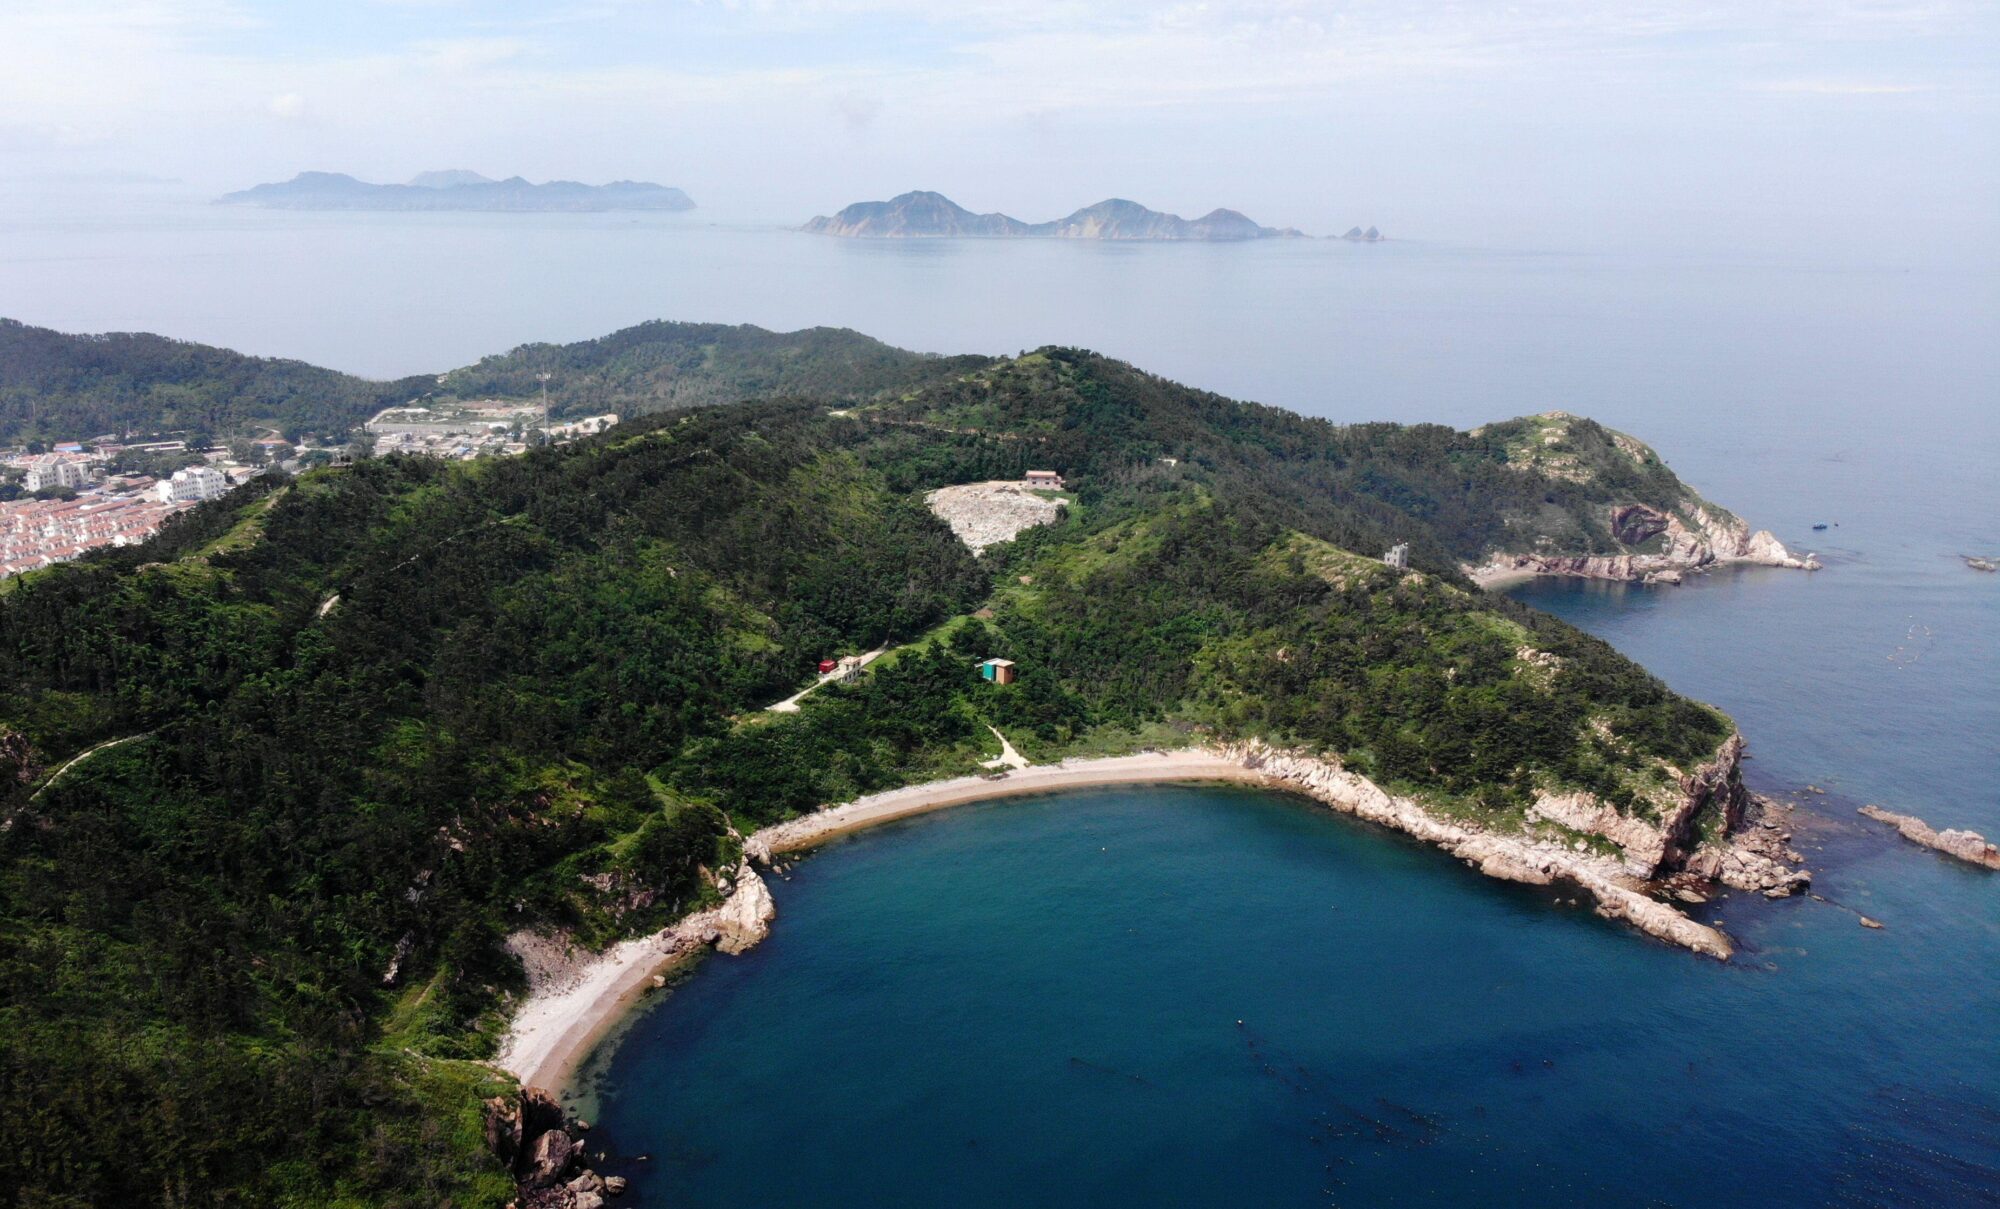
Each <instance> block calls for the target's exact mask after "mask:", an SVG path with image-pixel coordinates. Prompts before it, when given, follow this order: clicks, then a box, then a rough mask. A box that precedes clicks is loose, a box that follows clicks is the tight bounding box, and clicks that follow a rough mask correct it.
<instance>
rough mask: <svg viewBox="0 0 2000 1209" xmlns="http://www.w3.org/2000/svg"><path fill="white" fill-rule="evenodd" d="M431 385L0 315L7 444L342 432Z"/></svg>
mask: <svg viewBox="0 0 2000 1209" xmlns="http://www.w3.org/2000/svg"><path fill="white" fill-rule="evenodd" d="M423 383H424V380H423V379H405V380H403V381H400V382H370V381H368V380H366V379H362V378H356V377H353V376H352V375H349V374H342V373H337V372H335V371H333V370H329V369H321V368H319V367H318V366H314V365H307V364H306V363H305V362H303V361H280V360H274V359H271V358H268V357H246V356H244V355H243V354H241V353H234V352H230V351H229V350H228V349H221V348H213V347H211V346H209V345H205V344H196V343H193V342H192V341H187V340H171V339H168V338H167V337H165V336H152V335H147V334H144V333H135V332H116V333H111V334H108V335H102V336H73V335H69V334H67V333H64V332H54V331H50V330H48V329H47V328H39V327H29V326H27V325H26V324H22V323H17V322H15V321H14V320H11V319H0V443H12V442H17V441H35V440H39V441H58V440H83V439H87V438H89V437H94V436H98V435H101V434H104V433H111V434H114V435H123V434H125V433H128V432H132V433H141V434H148V433H157V432H168V431H182V430H187V431H196V432H201V433H207V434H210V435H212V436H215V437H218V438H226V437H228V436H231V435H233V434H235V433H238V432H241V431H245V430H247V429H248V428H249V427H250V426H251V425H253V424H260V423H269V424H273V425H276V426H277V427H279V428H281V429H284V430H286V431H293V432H298V431H306V432H318V433H322V434H328V435H334V434H339V433H344V432H346V431H347V430H348V429H349V428H352V427H353V426H354V425H356V424H359V423H360V422H361V421H362V420H365V419H367V418H368V417H369V416H370V415H372V414H373V413H374V412H376V411H378V410H380V409H381V408H384V407H387V406H389V405H390V404H391V403H400V402H402V401H403V400H405V399H408V398H410V397H411V396H412V395H413V394H417V393H421V392H422V391H423V390H424V389H425V386H424V385H423Z"/></svg>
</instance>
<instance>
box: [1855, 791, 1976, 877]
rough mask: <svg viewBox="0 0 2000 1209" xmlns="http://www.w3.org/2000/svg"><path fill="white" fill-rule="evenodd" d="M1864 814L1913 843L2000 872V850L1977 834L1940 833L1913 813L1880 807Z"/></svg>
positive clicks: (1969, 832)
mask: <svg viewBox="0 0 2000 1209" xmlns="http://www.w3.org/2000/svg"><path fill="white" fill-rule="evenodd" d="M1859 813H1861V814H1864V815H1867V816H1868V817H1869V818H1871V819H1874V820H1875V821H1876V822H1878V823H1887V824H1889V825H1890V826H1891V827H1894V828H1895V829H1896V830H1897V831H1899V832H1901V833H1902V835H1903V838H1904V839H1906V840H1909V841H1910V842H1911V843H1913V844H1922V845H1923V846H1924V847H1926V848H1932V849H1935V850H1937V851H1939V852H1942V853H1944V854H1945V855H1946V856H1949V857H1955V858H1957V859H1958V860H1961V861H1964V862H1966V863H1967V864H1969V865H1978V866H1979V867H1981V868H1983V869H2000V848H1997V847H1995V846H1994V845H1992V844H1989V843H1987V842H1986V837H1985V836H1983V835H1981V834H1979V833H1978V832H1977V831H1963V830H1955V829H1954V830H1945V831H1938V830H1936V829H1934V828H1933V827H1932V826H1931V825H1930V824H1929V823H1926V822H1924V821H1923V820H1922V819H1920V818H1918V817H1917V816H1915V815H1913V814H1896V813H1894V812H1892V811H1888V810H1884V809H1882V808H1881V807H1880V806H1863V807H1862V808H1861V810H1860V812H1859Z"/></svg>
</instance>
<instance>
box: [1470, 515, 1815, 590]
mask: <svg viewBox="0 0 2000 1209" xmlns="http://www.w3.org/2000/svg"><path fill="white" fill-rule="evenodd" d="M1683 516H1685V517H1686V519H1683ZM1607 519H1608V521H1609V524H1610V527H1611V532H1612V535H1613V536H1614V537H1616V538H1617V539H1618V540H1619V541H1620V542H1621V543H1623V544H1626V545H1632V546H1637V545H1643V544H1645V543H1648V542H1653V541H1657V542H1659V544H1660V548H1659V549H1658V550H1654V551H1650V552H1645V553H1626V554H1563V553H1556V552H1549V551H1539V550H1538V551H1531V552H1526V553H1512V552H1496V553H1494V554H1492V555H1491V556H1489V557H1488V558H1487V560H1486V562H1485V563H1483V564H1481V565H1479V566H1476V567H1474V566H1467V567H1465V568H1464V570H1465V572H1466V574H1467V575H1469V576H1471V577H1472V579H1473V580H1474V581H1476V582H1479V583H1493V582H1496V581H1499V580H1504V579H1510V578H1514V577H1517V576H1521V575H1565V576H1571V577H1575V578H1580V579H1612V580H1621V581H1627V582H1637V583H1679V582H1681V577H1682V576H1684V575H1687V574H1692V573H1696V572H1702V571H1709V570H1713V569H1714V568H1716V567H1723V566H1729V565H1732V564H1749V565H1755V566H1764V567H1789V568H1792V569H1794V570H1799V571H1817V570H1819V569H1820V562H1819V560H1818V559H1816V558H1813V557H1811V556H1810V555H1808V556H1807V557H1804V558H1800V557H1798V556H1797V555H1794V554H1793V553H1792V552H1791V551H1790V550H1788V549H1786V548H1785V544H1784V543H1783V542H1781V541H1779V540H1778V539H1777V538H1776V537H1774V536H1773V535H1772V534H1771V532H1770V531H1769V530H1768V529H1759V530H1757V531H1756V532H1754V533H1753V532H1751V531H1750V526H1749V525H1747V524H1745V523H1744V522H1743V521H1742V520H1741V519H1740V518H1737V517H1734V516H1730V515H1728V514H1727V513H1718V512H1717V511H1714V510H1711V509H1710V508H1708V507H1707V506H1706V505H1704V504H1702V503H1700V502H1699V501H1698V500H1692V499H1691V500H1689V501H1687V503H1686V504H1685V506H1684V507H1683V508H1682V509H1681V511H1680V512H1679V513H1669V512H1662V511H1660V510H1659V509H1657V508H1652V507H1649V506H1647V505H1645V504H1619V505H1615V506H1613V507H1612V508H1611V510H1610V513H1609V516H1608V518H1607Z"/></svg>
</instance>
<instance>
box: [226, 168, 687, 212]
mask: <svg viewBox="0 0 2000 1209" xmlns="http://www.w3.org/2000/svg"><path fill="white" fill-rule="evenodd" d="M216 202H217V203H218V204H220V205H225V206H261V207H263V208H265V209H267V210H491V211H508V212H522V213H525V212H566V213H586V212H597V211H604V210H668V211H675V210H692V209H694V199H693V198H690V197H689V196H688V195H687V194H685V193H683V192H681V191H680V190H679V189H675V188H672V187H670V186H667V185H656V184H654V183H652V182H651V181H612V182H611V183H610V184H608V185H586V184H582V183H580V182H578V181H545V182H543V183H542V184H539V185H538V184H536V183H534V182H533V181H530V180H526V179H524V178H522V177H518V176H510V177H508V178H507V179H506V180H494V179H492V178H491V177H486V176H481V175H480V174H479V173H477V172H472V171H469V170H467V169H464V168H450V169H445V170H442V171H437V172H421V173H418V174H417V175H416V176H414V177H411V178H410V180H409V181H408V182H407V183H405V184H400V185H377V184H372V183H370V182H368V181H364V180H357V179H355V178H354V177H351V176H348V175H347V174H346V173H344V172H301V173H299V174H298V175H297V176H295V177H293V178H292V179H290V180H288V181H277V182H273V183H268V184H262V185H255V186H253V187H251V188H248V189H239V190H237V191H236V192H234V193H225V194H223V195H222V196H221V197H219V198H217V199H216Z"/></svg>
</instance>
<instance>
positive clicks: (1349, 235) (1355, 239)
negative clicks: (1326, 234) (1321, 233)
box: [1340, 227, 1383, 243]
mask: <svg viewBox="0 0 2000 1209" xmlns="http://www.w3.org/2000/svg"><path fill="white" fill-rule="evenodd" d="M1340 238H1342V239H1344V240H1346V241H1348V242H1349V243H1381V242H1382V239H1383V235H1382V233H1381V232H1380V231H1377V230H1376V229H1375V228H1373V227H1370V228H1368V229H1367V230H1366V231H1364V230H1362V229H1361V228H1360V227H1349V228H1348V229H1347V231H1346V232H1345V233H1344V234H1342V235H1341V236H1340Z"/></svg>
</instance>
